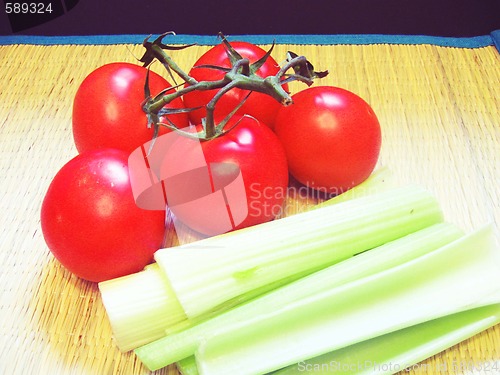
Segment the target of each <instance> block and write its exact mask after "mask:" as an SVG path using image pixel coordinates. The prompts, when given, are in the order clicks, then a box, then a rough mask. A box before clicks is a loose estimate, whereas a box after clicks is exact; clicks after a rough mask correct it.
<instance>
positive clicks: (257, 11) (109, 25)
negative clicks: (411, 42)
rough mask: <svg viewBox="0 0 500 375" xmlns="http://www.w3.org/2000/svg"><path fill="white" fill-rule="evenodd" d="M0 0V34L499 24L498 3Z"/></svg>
mask: <svg viewBox="0 0 500 375" xmlns="http://www.w3.org/2000/svg"><path fill="white" fill-rule="evenodd" d="M5 2H6V1H5V0H4V3H5ZM4 3H0V4H1V5H2V12H1V13H0V35H12V34H25V35H26V34H27V35H93V34H144V35H147V34H159V33H162V32H164V31H170V30H173V31H175V32H176V33H178V34H208V35H215V34H217V32H219V31H223V32H224V33H226V34H233V35H235V34H418V35H437V36H477V35H485V34H489V33H490V32H491V31H493V30H495V29H500V0H279V1H277V0H193V1H191V0H144V1H140V0H136V1H131V0H103V1H97V0H64V1H62V0H52V3H53V6H54V8H57V7H58V8H59V9H60V13H61V15H60V16H59V17H55V13H53V14H51V15H45V17H46V18H45V19H44V18H43V17H42V16H40V15H32V16H30V17H27V16H26V17H23V16H19V17H17V18H15V19H13V21H12V24H11V23H10V22H9V18H8V16H7V14H6V13H5V6H4ZM42 21H45V22H44V23H41V24H40V25H38V26H33V25H34V24H35V23H37V22H42ZM13 26H14V27H13Z"/></svg>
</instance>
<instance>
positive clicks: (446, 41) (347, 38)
mask: <svg viewBox="0 0 500 375" xmlns="http://www.w3.org/2000/svg"><path fill="white" fill-rule="evenodd" d="M144 38H145V35H135V34H134V35H91V36H30V35H11V36H0V45H12V44H32V45H71V44H77V45H94V44H96V45H110V44H140V43H142V41H143V40H144ZM228 39H229V40H244V41H248V42H251V43H255V44H271V43H273V41H274V42H275V43H277V44H302V45H312V44H317V45H337V44H355V45H364V44H410V45H415V44H431V45H437V46H446V47H458V48H480V47H486V46H491V45H496V47H497V48H498V49H499V50H500V46H499V45H500V30H496V31H494V32H493V33H491V34H490V35H483V36H476V37H465V38H456V37H439V36H426V35H382V34H366V35H362V34H359V35H351V34H336V35H231V36H228ZM164 42H165V43H166V44H189V43H198V44H200V45H214V44H218V43H219V39H218V38H217V37H216V36H207V35H176V36H167V37H166V38H165V39H164Z"/></svg>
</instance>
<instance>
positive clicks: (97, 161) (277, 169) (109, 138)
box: [41, 42, 381, 282]
mask: <svg viewBox="0 0 500 375" xmlns="http://www.w3.org/2000/svg"><path fill="white" fill-rule="evenodd" d="M231 50H232V51H233V52H234V54H236V55H238V56H240V57H241V58H242V59H244V60H245V61H247V62H248V64H250V65H249V66H251V67H253V68H254V69H255V74H256V76H258V77H262V78H266V77H270V76H275V75H276V76H277V75H278V74H281V73H282V72H281V73H279V72H280V69H281V67H280V66H279V65H278V63H277V62H276V61H275V60H274V59H273V58H272V57H271V56H270V54H269V51H268V52H266V51H264V50H263V49H261V48H260V47H258V46H256V45H253V44H251V43H247V42H232V43H231ZM252 64H253V65H252ZM233 65H234V59H232V58H231V56H230V54H229V53H228V50H227V44H226V45H223V44H220V45H217V46H214V47H213V48H211V49H209V50H208V52H206V53H205V54H204V55H203V56H201V57H200V59H199V60H198V61H197V62H196V63H195V64H194V66H193V67H192V69H191V70H190V72H189V74H188V75H187V76H189V77H192V78H193V81H190V82H191V83H190V82H185V84H184V89H185V91H186V94H183V95H182V96H179V97H176V98H175V99H174V100H168V101H167V103H168V104H166V105H165V106H164V107H163V108H162V109H161V111H157V112H155V113H149V112H148V111H147V110H146V109H145V108H146V107H145V103H146V102H147V100H149V103H151V101H152V99H151V98H161V96H162V95H168V94H169V93H170V94H171V93H176V92H177V91H178V90H179V88H177V89H175V88H173V87H172V85H171V83H170V82H168V81H167V80H166V79H165V78H163V77H162V76H160V75H159V74H156V73H154V72H151V71H149V70H148V69H147V68H146V67H142V66H139V65H135V64H129V63H123V62H119V63H112V64H107V65H104V66H102V67H99V68H97V69H96V70H94V71H93V72H91V73H90V74H89V75H88V76H87V77H86V78H85V80H84V81H83V82H82V83H81V85H80V87H79V89H78V91H77V93H76V96H75V99H74V104H73V119H72V120H73V136H74V142H75V145H76V148H77V150H78V152H79V155H77V156H76V157H75V158H73V159H72V160H70V161H69V162H68V163H67V164H66V165H64V166H63V168H62V169H61V170H60V171H59V172H58V173H57V174H56V176H55V177H54V179H53V181H52V183H51V185H50V187H49V189H48V191H47V194H46V196H45V199H44V201H43V204H42V209H41V224H42V229H43V233H44V237H45V239H46V242H47V244H48V247H49V248H50V250H51V251H52V253H53V254H54V256H55V257H56V258H57V259H58V260H59V261H60V262H61V263H62V264H63V265H64V266H65V267H66V268H67V269H69V270H70V271H71V272H73V273H74V274H76V275H77V276H79V277H81V278H84V279H87V280H90V281H97V282H98V281H103V280H106V279H110V278H115V277H119V276H123V275H126V274H129V273H132V272H137V271H140V270H141V269H143V267H144V266H145V265H146V264H148V263H149V262H151V261H152V259H153V254H154V252H155V251H156V250H157V249H158V248H159V247H161V244H162V241H163V237H164V234H165V230H166V228H165V209H166V208H167V207H168V206H169V204H170V205H172V206H173V201H175V200H177V201H178V200H182V199H184V198H185V197H183V198H182V199H181V198H179V197H172V196H168V194H167V196H166V206H164V207H157V209H152V210H151V209H144V208H141V207H140V205H138V203H137V201H136V199H135V198H136V197H135V196H134V190H133V181H132V180H133V176H132V175H131V173H130V166H129V164H128V163H129V160H130V159H129V157H130V155H131V153H132V152H133V151H134V150H137V149H139V148H141V147H142V148H141V150H142V152H144V153H145V152H147V151H148V150H147V149H146V148H145V145H147V144H149V145H151V143H152V142H151V140H152V139H157V137H160V136H162V135H165V134H172V133H171V132H178V133H179V134H181V136H180V137H179V139H180V140H179V141H178V142H177V143H175V146H173V147H172V149H170V150H167V151H166V152H165V155H164V159H165V160H166V161H167V163H173V164H174V165H184V166H187V165H191V164H192V165H194V164H195V160H194V159H195V158H196V155H195V154H193V156H192V159H193V160H190V158H191V156H190V154H189V152H188V151H189V150H191V149H193V150H194V149H197V148H200V147H201V150H202V153H203V156H204V159H205V163H206V165H207V168H208V169H207V173H208V174H207V175H208V177H207V178H208V185H209V188H210V186H211V188H210V189H211V192H213V193H214V194H215V193H218V192H223V193H222V196H223V197H224V199H225V200H224V202H225V205H227V210H228V212H230V213H231V210H232V209H234V207H233V206H232V205H234V204H235V202H234V195H233V196H232V195H231V194H232V191H231V188H230V187H229V186H230V182H231V181H232V180H233V179H235V178H236V177H235V176H237V177H238V178H239V179H240V182H241V187H242V191H243V192H244V193H243V195H240V196H239V197H240V198H242V199H243V201H244V200H246V202H244V203H241V202H239V203H238V204H237V206H238V209H239V212H240V213H241V212H243V216H241V215H240V217H239V218H238V220H236V214H235V213H234V212H233V215H232V216H231V218H230V219H231V228H230V229H231V230H234V229H239V228H244V227H247V226H251V225H255V224H259V223H263V222H266V221H270V220H273V219H274V218H275V217H276V216H278V215H279V214H280V212H281V209H282V206H283V203H284V200H285V197H286V192H287V189H288V180H289V174H291V175H292V176H293V177H294V178H295V179H297V180H298V181H299V182H301V183H302V184H304V185H307V186H309V187H311V188H313V189H320V190H325V191H326V192H327V193H340V192H342V191H345V190H346V189H349V188H351V187H353V186H355V185H357V184H359V183H360V182H362V181H363V180H364V179H366V178H367V177H368V176H369V175H370V173H371V172H372V170H373V168H374V166H375V164H376V162H377V158H378V153H379V150H380V140H381V135H380V126H379V123H378V121H377V118H376V116H375V114H374V112H373V110H372V109H371V108H370V106H369V105H368V104H367V103H366V102H365V101H363V100H362V99H361V98H359V97H358V96H356V95H355V94H353V93H351V92H349V91H346V90H342V89H340V88H335V87H328V86H320V87H315V88H308V89H305V90H303V91H300V92H298V93H297V94H295V95H293V96H291V99H292V100H293V104H292V105H289V106H283V105H282V104H283V103H280V102H279V101H277V100H276V97H272V96H270V95H267V94H266V93H265V92H259V91H257V92H253V91H252V92H251V93H250V91H248V90H245V89H242V88H239V87H234V88H232V89H231V90H229V91H227V92H225V93H224V95H223V96H221V97H220V98H219V99H218V101H217V103H216V106H215V111H214V112H213V116H214V118H215V119H216V123H217V124H222V125H223V130H222V131H220V129H219V130H218V131H219V132H218V133H217V134H216V136H215V137H213V138H210V139H200V137H199V136H198V135H199V134H202V133H203V129H206V122H205V117H206V116H207V112H206V108H207V103H209V102H211V101H212V100H213V99H214V97H215V96H216V95H217V90H213V89H211V90H192V91H190V89H189V87H190V85H192V82H201V81H203V82H222V81H223V80H224V78H225V75H226V73H227V72H228V71H229V70H230V69H231V68H232V67H233ZM283 79H284V78H283ZM305 79H308V77H306V78H305ZM277 82H278V83H279V85H280V86H281V87H280V89H281V88H282V89H283V90H284V91H283V92H285V91H288V86H287V83H286V82H282V84H281V81H277ZM148 94H149V97H148ZM285 94H286V92H285ZM286 95H288V94H286ZM241 103H243V104H241ZM162 105H163V104H162ZM145 112H146V113H145ZM155 116H156V117H155ZM155 119H156V120H155ZM154 144H155V143H154V141H153V143H152V145H153V146H152V147H155V146H154ZM179 150H181V151H179ZM149 151H150V150H149ZM220 166H233V167H234V168H236V169H235V170H236V172H237V173H232V171H234V168H233V169H231V168H228V167H224V168H221V167H220ZM180 169H182V168H180ZM184 169H185V168H184ZM188 172H189V171H188ZM174 177H175V176H174ZM188 185H189V184H188ZM183 190H185V191H191V190H193V187H192V186H186V188H185V189H184V188H183ZM199 191H201V190H198V193H199ZM201 198H203V197H201ZM193 202H194V204H190V205H189V204H186V205H183V209H179V210H177V211H175V215H176V216H177V217H176V220H179V221H181V222H183V223H185V224H186V225H188V226H189V227H191V228H192V229H194V230H196V231H198V232H200V233H203V234H205V235H214V234H219V233H222V232H224V231H226V230H227V228H225V227H224V228H222V226H221V223H222V219H219V218H218V217H217V215H216V212H217V210H216V209H215V207H213V206H210V205H206V206H203V205H202V203H199V202H198V201H196V200H193ZM193 202H187V203H193ZM200 202H201V200H200ZM183 203H186V199H184V201H183ZM240 208H242V209H240Z"/></svg>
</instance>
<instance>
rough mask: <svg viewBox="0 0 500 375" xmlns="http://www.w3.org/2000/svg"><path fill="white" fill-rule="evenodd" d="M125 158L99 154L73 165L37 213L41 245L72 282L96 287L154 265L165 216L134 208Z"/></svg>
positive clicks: (109, 151)
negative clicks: (75, 279)
mask: <svg viewBox="0 0 500 375" xmlns="http://www.w3.org/2000/svg"><path fill="white" fill-rule="evenodd" d="M127 160H128V153H127V152H125V151H121V150H114V149H101V150H93V151H89V152H85V153H83V154H80V155H78V156H76V157H75V158H73V159H71V160H70V161H69V162H68V163H66V164H65V165H64V166H63V167H62V168H61V169H60V170H59V172H58V173H57V174H56V176H55V177H54V179H53V181H52V182H51V184H50V186H49V188H48V190H47V193H46V195H45V198H44V200H43V203H42V208H41V225H42V231H43V235H44V238H45V241H46V243H47V245H48V247H49V249H50V251H51V252H52V254H53V255H54V256H55V257H56V259H58V260H59V262H60V263H61V264H62V265H63V266H64V267H65V268H67V269H68V270H69V271H71V272H72V273H73V274H75V275H76V276H78V277H80V278H83V279H86V280H89V281H93V282H100V281H103V280H108V279H111V278H115V277H119V276H124V275H127V274H130V273H134V272H138V271H140V270H142V269H143V268H144V266H146V265H147V264H148V263H150V262H152V261H153V253H154V252H155V251H156V250H158V249H159V248H160V247H161V244H162V241H163V237H164V233H165V212H164V211H149V210H143V209H140V208H139V207H137V205H136V204H135V201H134V197H133V195H132V190H131V186H130V180H129V172H128V166H127Z"/></svg>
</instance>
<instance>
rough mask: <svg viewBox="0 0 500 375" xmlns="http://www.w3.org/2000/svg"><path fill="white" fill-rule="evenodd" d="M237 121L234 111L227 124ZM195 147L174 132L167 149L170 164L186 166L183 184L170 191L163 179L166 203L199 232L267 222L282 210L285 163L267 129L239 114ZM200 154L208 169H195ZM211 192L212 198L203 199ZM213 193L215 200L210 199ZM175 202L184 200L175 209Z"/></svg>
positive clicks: (286, 178)
mask: <svg viewBox="0 0 500 375" xmlns="http://www.w3.org/2000/svg"><path fill="white" fill-rule="evenodd" d="M238 120H240V118H238V117H237V116H234V117H233V118H232V119H231V121H230V122H229V124H228V125H227V126H228V127H231V126H232V125H233V124H235V122H236V121H238ZM199 147H200V143H199V142H198V141H195V140H192V139H190V138H186V137H183V136H179V139H178V141H176V142H175V143H174V145H173V146H172V147H171V149H170V150H169V151H168V153H167V154H166V158H165V160H166V161H167V162H168V164H169V165H170V166H172V165H174V166H179V165H182V168H177V167H175V169H181V170H184V171H186V170H187V171H188V174H186V181H185V182H186V183H185V184H184V185H179V186H180V187H179V188H176V189H175V191H174V193H173V194H175V196H173V194H172V193H171V191H172V189H171V188H170V185H168V184H169V182H167V193H166V194H167V201H168V205H169V207H170V208H171V209H172V211H173V213H174V215H175V216H176V217H177V219H179V220H180V221H181V222H183V223H184V224H186V225H187V226H189V227H190V228H192V229H194V230H196V231H198V232H201V233H203V234H207V235H215V234H221V233H224V232H227V231H230V230H233V229H240V228H244V227H248V226H251V225H255V224H260V223H263V222H266V221H270V220H272V219H274V218H275V217H276V216H277V215H279V214H280V213H281V210H282V205H283V202H284V199H285V197H286V193H287V186H288V167H287V162H286V156H285V152H284V150H283V147H282V145H281V143H280V141H279V140H278V138H277V137H276V135H275V134H274V132H273V131H272V130H271V129H269V128H268V127H267V126H266V125H264V124H262V123H260V122H259V121H258V120H256V119H255V118H252V117H247V116H244V117H242V118H241V121H240V122H239V123H238V124H237V125H236V127H234V128H233V129H231V130H230V131H229V132H228V133H226V134H224V135H222V136H220V137H217V138H215V139H212V140H209V141H204V142H201V151H199V150H200V148H199ZM200 155H201V158H200ZM200 159H204V160H203V166H205V165H208V166H209V167H210V170H209V171H208V174H207V172H206V168H205V169H197V171H198V172H195V169H196V168H199V166H200V165H201V164H200ZM171 169H172V168H171ZM170 175H172V173H170ZM207 175H209V176H210V177H209V180H207V179H208V177H204V176H207ZM204 179H205V180H207V181H204ZM177 182H178V183H181V184H182V183H183V181H177ZM204 184H205V186H204ZM207 184H208V186H207ZM222 191H224V192H223V193H221V192H222ZM213 192H215V194H214V195H212V196H211V198H213V199H212V200H209V199H207V198H208V196H209V195H210V194H211V193H213ZM217 194H219V198H220V200H217V198H215V195H217ZM197 199H198V200H197ZM221 201H222V203H220V202H221ZM177 202H181V203H187V204H185V205H184V206H183V207H182V208H179V206H177V205H176V203H177ZM221 204H222V205H224V206H223V207H222V211H221V210H220V208H221ZM174 205H176V207H173V206H174ZM225 205H227V209H226V206H225ZM181 206H182V205H181ZM228 211H229V212H230V215H231V218H230V220H231V223H229V224H228ZM228 225H229V227H228Z"/></svg>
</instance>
